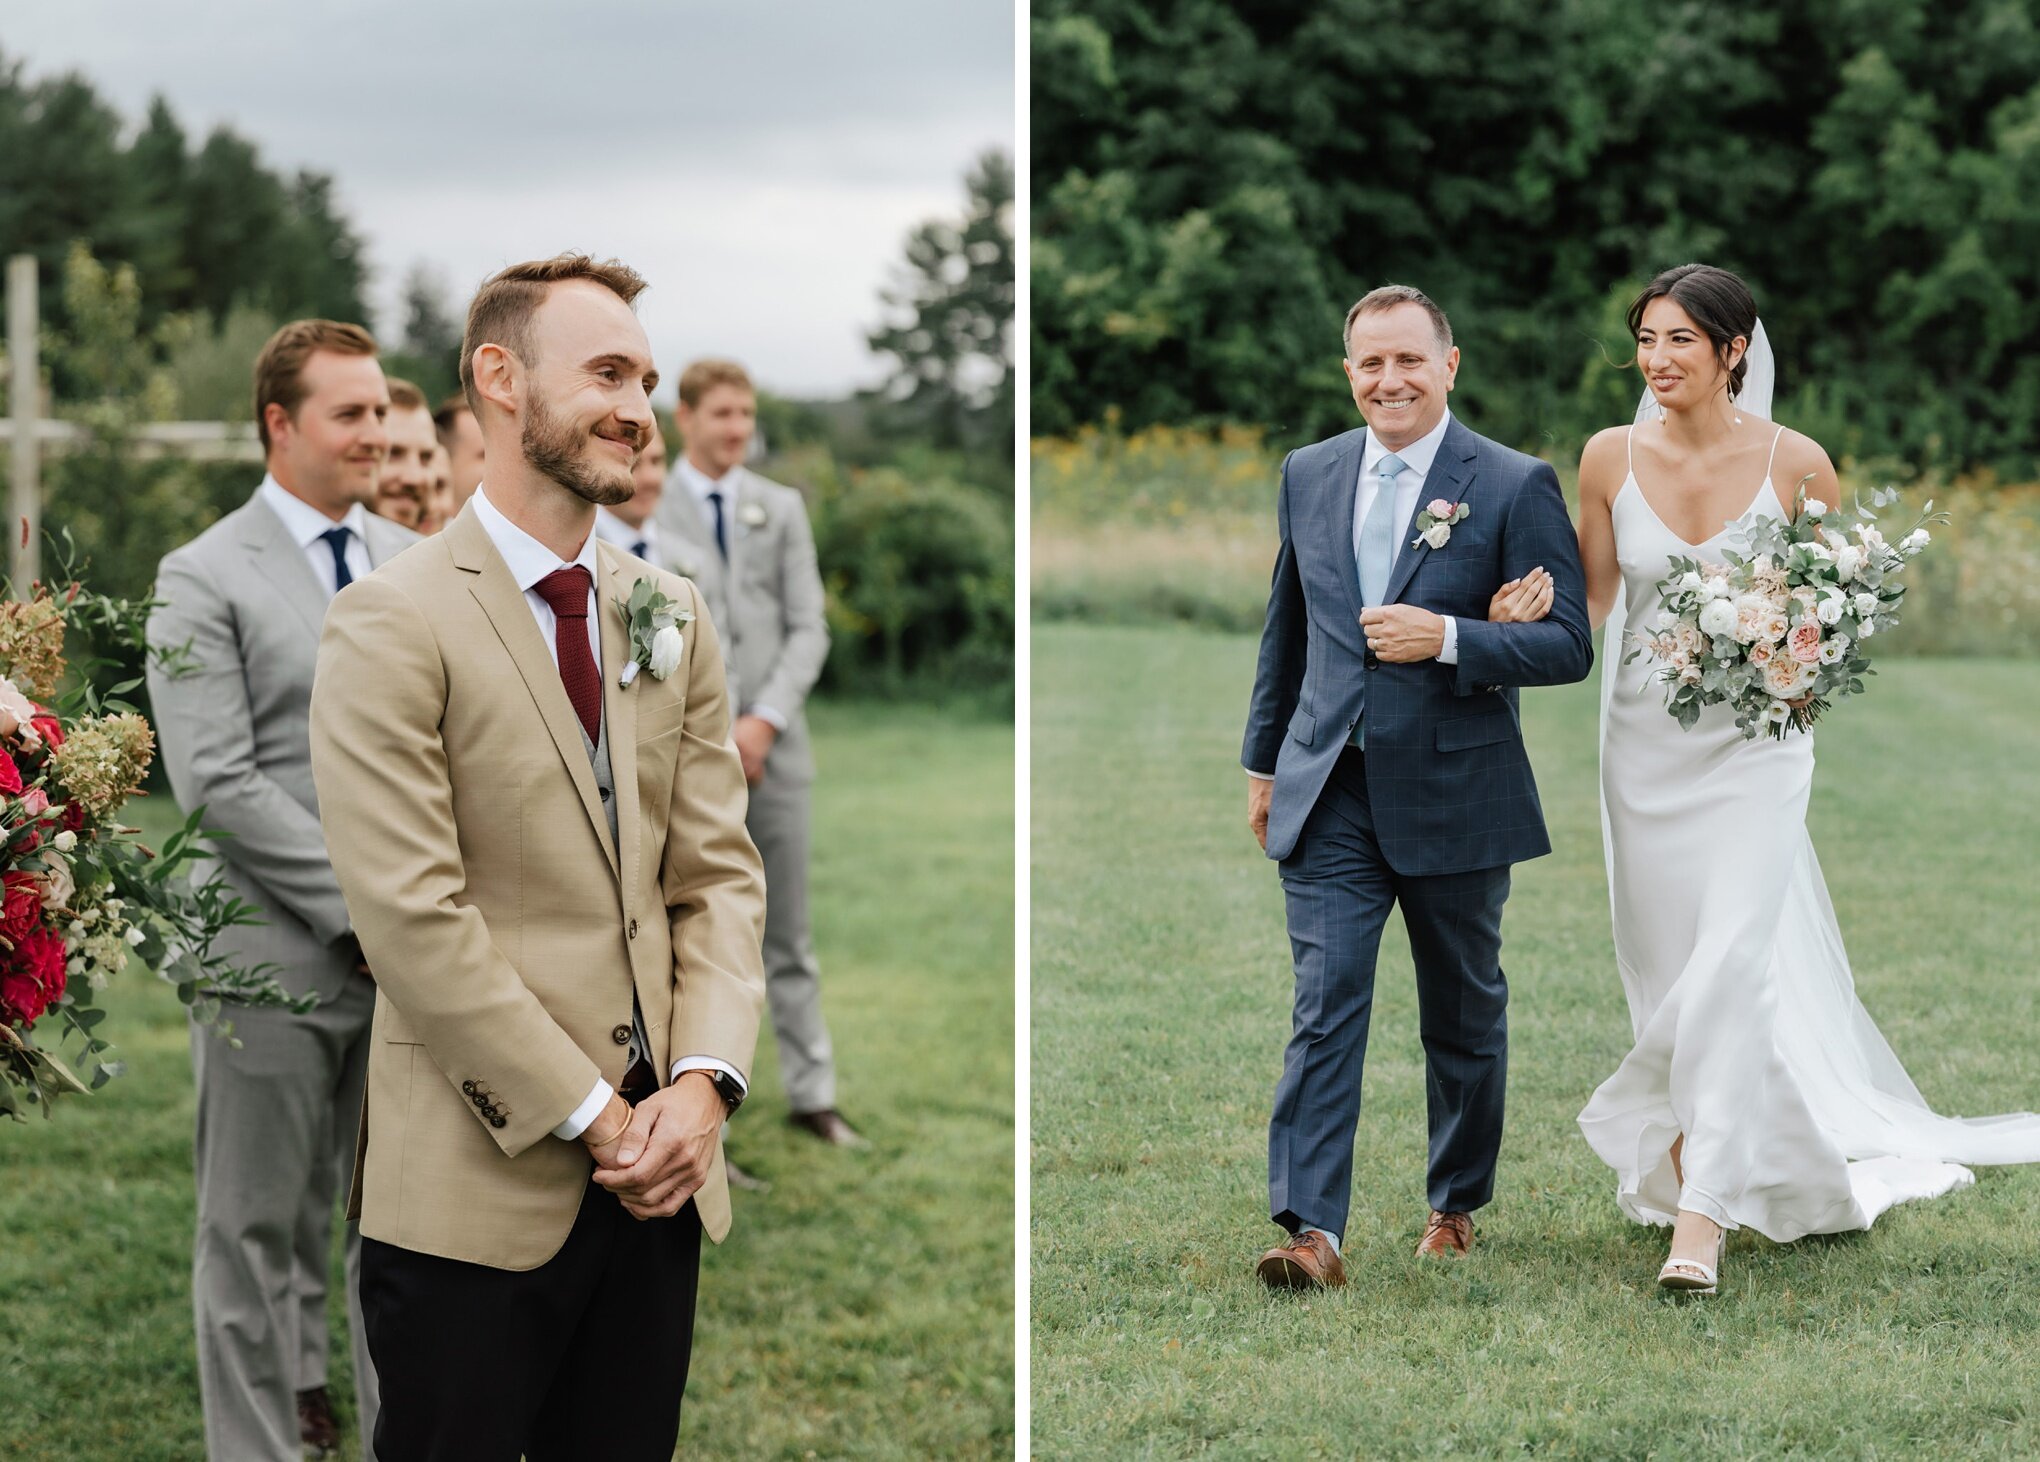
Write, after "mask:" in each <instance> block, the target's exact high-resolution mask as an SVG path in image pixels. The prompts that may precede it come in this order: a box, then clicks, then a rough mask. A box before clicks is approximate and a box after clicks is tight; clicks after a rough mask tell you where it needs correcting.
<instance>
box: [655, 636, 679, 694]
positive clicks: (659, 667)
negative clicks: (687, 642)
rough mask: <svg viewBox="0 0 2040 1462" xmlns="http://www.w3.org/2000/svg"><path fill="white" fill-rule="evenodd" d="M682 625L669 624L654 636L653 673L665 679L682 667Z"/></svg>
mask: <svg viewBox="0 0 2040 1462" xmlns="http://www.w3.org/2000/svg"><path fill="white" fill-rule="evenodd" d="M680 653H681V644H680V627H679V626H678V625H672V624H669V625H667V626H666V627H665V628H664V629H662V630H660V631H659V632H658V633H657V634H655V635H653V636H652V674H654V675H656V676H657V677H658V678H659V679H661V680H664V679H665V678H666V677H667V676H669V675H671V674H672V673H673V672H674V671H675V670H678V669H679V668H680Z"/></svg>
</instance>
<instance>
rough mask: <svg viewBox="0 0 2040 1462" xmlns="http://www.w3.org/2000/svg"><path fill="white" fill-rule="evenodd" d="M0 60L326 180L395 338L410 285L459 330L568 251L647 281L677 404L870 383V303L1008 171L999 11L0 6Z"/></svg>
mask: <svg viewBox="0 0 2040 1462" xmlns="http://www.w3.org/2000/svg"><path fill="white" fill-rule="evenodd" d="M0 14H4V21H0V45H4V46H5V49H6V51H7V53H8V54H9V55H10V56H11V57H13V58H14V59H16V60H19V61H22V62H24V63H25V64H26V68H27V71H28V74H29V75H31V76H42V75H46V74H49V73H51V72H56V71H64V70H72V69H76V70H79V71H82V72H83V73H85V75H86V76H88V77H89V78H90V79H91V81H92V82H93V84H94V85H95V86H96V87H97V88H98V90H99V91H100V93H101V95H102V96H104V97H106V98H107V99H108V100H109V101H110V102H112V103H113V104H114V105H115V106H117V107H118V108H119V109H120V110H121V111H122V112H123V113H124V114H125V115H126V116H127V118H128V120H129V122H130V123H131V124H132V123H135V122H138V121H139V120H140V119H141V116H142V114H143V110H144V108H145V107H146V105H147V103H148V100H149V98H150V97H151V96H152V95H154V94H156V93H159V92H160V93H161V94H163V95H164V96H165V97H167V98H168V99H169V101H170V104H171V106H172V108H173V109H174V110H175V112H176V113H177V116H178V118H179V120H180V121H181V122H182V123H183V124H184V127H185V129H186V131H187V132H188V133H189V134H190V135H191V137H192V141H193V143H194V145H195V144H196V143H197V142H199V141H201V140H203V138H204V135H205V134H206V133H207V132H208V131H210V130H211V129H212V128H213V127H214V126H215V125H217V124H220V123H227V124H229V125H231V126H233V127H234V128H235V129H236V130H237V131H239V132H241V133H242V134H243V135H245V136H247V137H248V138H250V139H251V140H252V141H254V142H255V143H256V144H257V145H258V146H259V147H260V148H261V150H262V153H263V156H264V159H265V160H266V161H267V162H268V163H269V165H270V166H272V167H274V168H277V169H279V170H293V169H296V168H299V167H311V168H316V169H319V170H320V171H323V172H329V173H331V174H333V175H334V177H335V178H336V179H337V181H338V188H339V194H340V198H341V201H342V204H343V206H344V207H345V209H346V211H347V214H348V216H349V217H350V218H351V219H352V220H353V221H354V223H355V225H356V227H357V228H359V229H360V230H361V231H362V232H363V233H364V234H365V235H366V236H367V239H368V241H369V250H370V258H371V261H372V263H373V265H374V269H375V277H374V283H373V299H374V301H375V304H376V308H377V309H378V310H379V311H380V315H379V318H378V319H377V321H376V322H375V323H376V325H377V327H378V328H379V329H381V330H383V331H384V332H385V333H386V334H389V335H391V336H392V337H394V335H395V334H396V331H397V329H398V327H400V325H401V323H402V321H401V316H400V314H399V312H398V310H397V304H396V300H397V294H398V290H399V287H400V286H401V283H402V281H403V277H404V275H405V273H406V272H407V271H408V270H409V268H410V267H411V265H412V263H413V262H414V261H418V260H424V261H427V262H428V263H430V264H431V265H432V266H434V267H435V268H437V269H438V270H439V271H440V273H441V274H442V276H443V277H444V279H445V281H446V283H447V284H448V286H449V289H450V292H451V294H452V297H453V300H454V303H455V307H456V309H460V308H464V307H465V306H466V303H467V296H468V293H469V292H470V291H471V290H472V289H473V287H474V286H475V284H477V283H479V282H480V281H481V280H482V279H483V278H484V277H485V276H487V275H488V274H489V273H490V272H491V271H492V270H494V269H496V268H499V267H501V266H502V265H503V264H506V263H509V262H512V261H514V260H518V259H526V258H533V257H537V256H541V255H545V254H551V253H555V252H557V251H559V250H560V249H563V248H577V249H585V250H588V251H590V252H593V253H596V254H605V255H606V254H613V255H615V256H617V257H619V258H621V259H623V260H625V261H626V262H627V263H629V264H631V265H633V266H634V267H635V268H636V269H637V270H638V271H639V272H640V273H642V274H644V275H645V277H646V278H647V279H649V280H650V281H651V285H652V287H651V289H650V290H648V291H647V292H646V294H645V295H644V297H643V299H642V300H641V301H640V305H639V310H640V313H641V315H642V316H643V318H644V321H645V326H646V329H647V331H648V332H649V333H650V335H651V339H652V346H653V349H654V350H655V351H656V352H657V355H658V360H659V366H660V369H661V370H662V372H664V373H665V375H666V378H667V382H668V384H667V386H665V387H664V388H662V391H661V395H662V396H665V397H670V396H671V384H670V383H671V381H672V380H673V378H674V377H676V376H677V375H678V374H679V366H680V364H681V363H682V362H683V361H684V360H685V359H686V358H687V357H690V356H694V355H700V354H711V353H712V354H718V355H732V356H736V357H738V358H739V359H742V360H744V361H746V362H747V363H749V364H750V366H751V367H752V369H753V371H754V373H755V374H756V375H757V376H758V377H759V379H760V381H761V383H762V384H763V385H765V386H766V387H767V389H770V390H773V391H777V392H779V393H781V394H786V395H796V396H833V395H840V394H843V393H845V392H847V391H849V390H851V389H852V388H854V387H856V386H859V385H866V384H871V383H873V382H874V381H875V380H876V379H877V378H878V377H879V376H880V375H881V374H882V369H881V365H880V362H879V360H878V358H877V357H874V356H872V355H871V354H870V352H869V351H868V350H867V349H866V348H865V345H864V335H865V332H866V330H867V329H868V328H869V327H870V326H871V325H873V324H874V323H876V321H877V320H878V318H879V304H878V291H879V289H880V287H881V286H882V285H883V284H884V283H885V281H886V279H887V277H888V274H889V271H890V270H891V269H892V267H893V265H894V263H895V261H896V260H898V259H899V258H900V257H901V253H902V248H901V246H902V244H903V242H904V239H905V237H906V234H907V232H908V231H909V230H910V229H911V228H912V227H913V226H914V225H915V224H917V223H919V222H920V221H921V220H922V219H924V218H928V217H931V216H935V215H941V214H952V213H956V212H958V211H959V210H960V208H961V206H962V201H963V176H964V173H965V172H966V171H967V170H968V168H969V166H970V164H971V162H972V160H973V159H974V158H975V157H976V156H977V155H978V154H979V153H981V152H983V151H985V150H986V149H988V148H993V147H997V148H1001V149H1004V150H1006V151H1007V152H1009V153H1010V152H1011V151H1012V150H1013V140H1014V139H1013V100H1014V98H1013V92H1014V76H1013V72H1014V56H1013V30H1014V21H1013V10H1012V6H1011V4H1010V3H1006V0H859V3H856V4H844V3H842V0H835V3H826V0H753V3H750V4H743V3H724V4H714V5H710V4H705V3H701V0H671V3H664V4H660V3H653V0H613V3H609V4H603V3H601V0H595V3H594V4H592V5H588V6H586V7H570V6H568V5H567V4H565V3H561V0H551V3H541V0H487V3H477V0H440V3H430V4H419V3H416V0H355V3H351V4H346V5H337V4H330V3H293V4H278V3H276V0H195V3H186V4H182V5H164V4H159V3H150V0H63V3H61V4H48V5H25V4H23V5H14V4H10V5H6V6H5V7H4V11H0Z"/></svg>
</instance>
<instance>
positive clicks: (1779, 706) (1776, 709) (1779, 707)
mask: <svg viewBox="0 0 2040 1462" xmlns="http://www.w3.org/2000/svg"><path fill="white" fill-rule="evenodd" d="M1764 719H1765V720H1766V721H1769V722H1770V723H1771V724H1772V725H1773V726H1782V725H1784V724H1785V723H1786V722H1787V721H1789V720H1791V719H1792V707H1790V706H1788V705H1786V704H1785V702H1783V701H1772V702H1771V704H1769V705H1768V706H1765V707H1764Z"/></svg>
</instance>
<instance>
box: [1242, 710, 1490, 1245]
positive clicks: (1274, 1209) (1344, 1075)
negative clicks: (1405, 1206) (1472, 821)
mask: <svg viewBox="0 0 2040 1462" xmlns="http://www.w3.org/2000/svg"><path fill="white" fill-rule="evenodd" d="M1280 867H1281V870H1282V888H1283V892H1284V894H1285V896H1286V899H1287V903H1288V913H1289V943H1290V948H1291V951H1292V954H1293V957H1294V959H1295V962H1296V1006H1295V1012H1294V1017H1293V1033H1292V1034H1291V1036H1290V1038H1289V1047H1288V1049H1287V1051H1285V1052H1284V1054H1283V1059H1282V1079H1281V1081H1280V1082H1279V1083H1278V1084H1277V1086H1276V1088H1275V1112H1274V1116H1273V1118H1272V1119H1271V1120H1270V1122H1269V1124H1268V1211H1269V1213H1270V1215H1271V1216H1272V1217H1273V1218H1274V1220H1275V1222H1277V1223H1279V1224H1281V1225H1282V1226H1283V1227H1284V1228H1286V1229H1289V1230H1291V1231H1292V1232H1294V1231H1295V1230H1297V1229H1302V1228H1321V1229H1324V1230H1326V1231H1328V1232H1330V1233H1335V1234H1339V1235H1341V1236H1342V1237H1343V1235H1344V1234H1345V1232H1346V1215H1347V1209H1348V1206H1349V1205H1350V1203H1351V1201H1352V1190H1353V1130H1354V1126H1355V1124H1356V1123H1357V1121H1358V1120H1359V1116H1360V1072H1361V1067H1362V1064H1363V1062H1364V1061H1365V1058H1366V1054H1367V1021H1368V1016H1369V1014H1370V1012H1371V1010H1372V1008H1373V1004H1374V966H1375V955H1376V953H1377V951H1378V950H1379V948H1380V945H1381V930H1382V926H1383V925H1385V924H1386V923H1387V922H1388V914H1389V910H1390V909H1391V908H1393V907H1394V906H1396V905H1398V904H1400V905H1401V906H1402V915H1403V925H1404V927H1405V928H1406V929H1407V930H1408V931H1409V937H1410V953H1411V955H1412V957H1413V960H1414V963H1415V965H1416V973H1417V1005H1418V1010H1419V1012H1420V1026H1421V1030H1422V1035H1423V1042H1424V1064H1425V1073H1426V1082H1425V1085H1426V1092H1427V1097H1428V1107H1429V1113H1430V1128H1431V1152H1430V1165H1429V1169H1428V1174H1427V1179H1428V1181H1427V1190H1428V1194H1429V1197H1430V1202H1431V1206H1432V1207H1433V1208H1436V1209H1439V1210H1442V1211H1444V1212H1448V1213H1470V1212H1472V1211H1473V1210H1474V1209H1476V1208H1479V1207H1481V1206H1482V1205H1483V1204H1485V1203H1486V1202H1487V1201H1488V1200H1489V1199H1490V1198H1491V1197H1492V1196H1493V1195H1494V1184H1495V1158H1496V1155H1497V1153H1498V1152H1499V1151H1500V1149H1501V1143H1502V1089H1503V1084H1504V1079H1505V1077H1506V1075H1507V1071H1508V1042H1509V1023H1508V1014H1507V1007H1508V993H1509V992H1508V985H1507V982H1506V981H1505V980H1504V978H1503V976H1502V969H1501V964H1500V957H1501V948H1502V905H1503V903H1504V902H1505V901H1506V900H1507V899H1508V896H1509V869H1508V866H1507V865H1506V864H1504V865H1502V866H1500V867H1496V868H1481V869H1475V870H1473V871H1471V872H1467V873H1447V874H1437V875H1432V876H1429V877H1407V876H1403V875H1399V874H1397V873H1396V872H1395V871H1394V870H1393V869H1392V868H1390V867H1389V866H1388V862H1387V860H1386V859H1385V858H1383V856H1382V853H1381V848H1380V845H1379V844H1378V843H1377V841H1376V839H1375V833H1374V818H1373V813H1372V810H1371V808H1370V807H1369V803H1368V796H1367V778H1366V775H1365V761H1364V753H1362V752H1361V751H1359V750H1358V749H1355V748H1352V747H1348V748H1347V749H1346V750H1345V751H1344V752H1343V753H1341V754H1340V757H1339V761H1338V764H1337V766H1336V767H1334V768H1333V771H1332V775H1331V777H1330V779H1329V780H1328V781H1327V782H1326V784H1325V789H1324V791H1323V792H1322V793H1321V794H1319V797H1318V800H1317V805H1316V806H1315V807H1314V808H1312V809H1311V813H1310V816H1309V818H1308V819H1307V820H1306V821H1305V823H1304V827H1303V835H1302V836H1301V837H1300V838H1298V840H1297V844H1296V850H1295V852H1293V853H1292V854H1291V855H1290V856H1289V857H1287V858H1285V859H1283V860H1282V862H1281V864H1280Z"/></svg>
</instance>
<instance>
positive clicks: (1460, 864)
mask: <svg viewBox="0 0 2040 1462" xmlns="http://www.w3.org/2000/svg"><path fill="white" fill-rule="evenodd" d="M1366 439H1367V433H1366V432H1365V431H1364V430H1361V431H1350V432H1347V433H1345V434H1344V435H1342V436H1336V437H1333V438H1331V439H1330V440H1329V441H1323V442H1318V443H1316V444H1314V445H1312V446H1308V447H1302V448H1299V449H1298V450H1297V451H1294V452H1292V453H1290V454H1289V457H1288V459H1287V460H1286V461H1284V462H1283V464H1282V489H1281V495H1280V497H1279V498H1278V499H1277V505H1276V521H1277V523H1278V525H1279V526H1280V529H1281V540H1282V542H1281V549H1280V551H1279V553H1278V554H1277V555H1276V559H1275V577H1274V582H1273V584H1272V586H1271V587H1270V589H1269V594H1268V618H1267V623H1266V625H1265V626H1264V628H1263V629H1262V631H1261V658H1260V665H1259V668H1258V669H1257V670H1256V672H1255V675H1254V696H1253V701H1252V704H1251V705H1250V706H1249V708H1248V711H1247V734H1246V744H1245V746H1244V748H1243V749H1242V751H1241V753H1240V757H1241V761H1242V762H1243V763H1244V765H1245V766H1246V767H1247V768H1248V770H1250V771H1256V772H1268V771H1270V770H1272V771H1273V772H1274V774H1275V789H1274V795H1273V800H1272V803H1271V805H1270V808H1269V814H1268V856H1269V857H1270V858H1286V857H1288V856H1289V855H1290V853H1291V852H1293V851H1294V850H1295V847H1296V843H1297V839H1298V837H1299V836H1300V835H1301V833H1302V831H1303V825H1304V821H1305V819H1307V818H1308V817H1309V816H1310V812H1311V809H1312V808H1313V807H1314V806H1316V805H1317V800H1318V795H1319V794H1320V793H1321V792H1322V791H1323V790H1324V786H1325V781H1326V779H1327V778H1328V777H1330V775H1331V771H1332V766H1333V764H1334V763H1335V762H1337V761H1338V759H1339V753H1340V752H1341V751H1342V750H1343V749H1344V748H1345V746H1346V743H1347V741H1348V740H1350V739H1351V737H1352V734H1353V728H1354V726H1355V725H1357V724H1358V722H1359V721H1360V719H1361V715H1362V708H1363V705H1364V708H1365V716H1366V721H1367V755H1366V762H1365V765H1366V775H1367V793H1368V799H1369V801H1370V802H1371V804H1372V807H1373V812H1374V824H1375V837H1376V840H1377V841H1378V843H1379V844H1380V847H1381V851H1382V855H1383V857H1385V858H1386V859H1387V861H1388V864H1389V866H1390V867H1391V868H1392V869H1394V870H1395V871H1396V872H1397V873H1403V874H1439V873H1463V872H1466V871H1468V870H1469V869H1474V868H1493V867H1497V866H1499V865H1502V864H1506V863H1516V862H1520V861H1521V860H1523V859H1526V858H1535V857H1539V856H1541V855H1543V854H1545V853H1548V852H1550V851H1551V840H1550V838H1549V837H1548V836H1547V834H1546V833H1545V830H1544V810H1543V807H1542V805H1541V804H1540V803H1539V802H1538V800H1537V783H1536V781H1535V779H1534V778H1533V777H1532V776H1531V774H1530V758H1529V755H1528V754H1527V753H1526V752H1525V751H1524V749H1523V732H1522V723H1521V720H1520V718H1519V714H1518V709H1517V693H1516V688H1517V687H1518V686H1524V685H1563V684H1566V683H1567V682H1570V681H1575V680H1584V679H1585V678H1586V676H1587V672H1588V671H1589V670H1590V669H1591V668H1592V666H1593V655H1594V652H1593V637H1592V635H1591V634H1590V633H1589V632H1588V629H1587V604H1586V580H1585V576H1584V575H1583V574H1582V573H1581V571H1580V554H1579V539H1578V536H1577V534H1576V533H1575V532H1574V529H1573V525H1572V520H1571V518H1570V517H1569V516H1567V513H1566V507H1565V499H1564V497H1563V496H1562V495H1561V494H1560V493H1559V490H1558V477H1557V474H1555V473H1554V472H1553V471H1552V470H1551V466H1550V464H1549V463H1546V462H1541V461H1539V460H1538V459H1537V458H1535V457H1528V456H1525V455H1524V454H1523V453H1521V452H1514V451H1511V450H1509V449H1508V448H1507V447H1504V446H1501V445H1499V444H1497V443H1495V442H1491V441H1489V440H1487V438H1485V437H1482V436H1478V435H1476V434H1475V433H1473V432H1471V431H1469V430H1468V429H1467V428H1466V427H1465V426H1463V425H1461V424H1460V423H1459V421H1458V420H1457V419H1454V420H1453V422H1452V423H1451V425H1450V426H1449V427H1447V429H1446V432H1445V437H1444V440H1443V441H1442V442H1441V443H1440V444H1439V448H1438V456H1437V459H1436V460H1435V461H1434V462H1433V463H1432V465H1431V471H1430V473H1429V475H1428V476H1427V477H1426V478H1425V480H1424V490H1423V494H1422V497H1421V498H1420V500H1419V506H1420V507H1421V506H1422V504H1425V503H1429V502H1431V501H1433V500H1434V499H1438V498H1443V499H1444V500H1445V501H1447V502H1455V503H1459V502H1463V503H1465V504H1466V506H1467V508H1468V510H1469V512H1468V516H1467V517H1466V519H1465V520H1464V521H1462V522H1460V523H1459V524H1457V525H1456V526H1454V528H1453V529H1452V537H1451V540H1450V541H1449V542H1448V543H1447V544H1446V545H1445V546H1444V547H1443V548H1435V549H1434V548H1432V547H1430V546H1429V545H1428V544H1424V543H1415V544H1414V545H1413V544H1412V543H1411V542H1410V541H1409V540H1411V539H1415V538H1416V536H1417V531H1416V526H1415V519H1414V517H1413V518H1412V519H1411V527H1410V532H1409V535H1408V538H1407V539H1405V541H1404V542H1403V543H1402V545H1401V546H1400V548H1399V550H1398V552H1397V556H1396V561H1395V568H1394V571H1393V572H1392V573H1391V575H1390V577H1389V583H1388V592H1387V596H1386V599H1385V601H1384V602H1386V603H1390V604H1412V605H1416V606H1419V607H1421V608H1424V609H1429V610H1432V611H1434V612H1436V613H1438V614H1449V615H1452V616H1454V617H1455V618H1456V619H1457V620H1458V621H1459V630H1458V634H1459V663H1458V664H1457V665H1445V664H1442V663H1440V662H1439V661H1436V660H1425V661H1419V662H1417V663H1414V664H1405V665H1397V664H1390V663H1389V662H1387V661H1384V660H1379V659H1377V658H1376V657H1375V656H1374V655H1373V654H1372V653H1370V652H1369V651H1368V649H1367V641H1366V637H1365V636H1364V635H1363V634H1362V633H1361V628H1360V609H1361V599H1360V577H1359V568H1358V565H1357V564H1356V563H1355V561H1354V556H1353V511H1354V502H1355V496H1356V493H1357V491H1358V487H1359V481H1360V458H1361V452H1362V449H1363V448H1364V446H1365V444H1366ZM1539 565H1542V566H1543V567H1544V568H1545V569H1546V570H1548V571H1549V572H1550V574H1551V577H1552V581H1553V600H1552V608H1551V613H1550V614H1549V615H1548V616H1546V617H1545V618H1544V619H1542V620H1540V621H1538V622H1537V623H1535V624H1490V623H1489V622H1488V618H1487V611H1488V601H1489V599H1490V598H1492V597H1493V595H1494V591H1495V590H1496V589H1498V588H1500V587H1501V586H1502V585H1503V584H1504V583H1506V582H1507V581H1508V580H1510V579H1515V578H1521V577H1522V576H1523V575H1524V574H1525V573H1527V572H1529V571H1530V570H1531V569H1533V568H1535V567H1538V566H1539Z"/></svg>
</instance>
